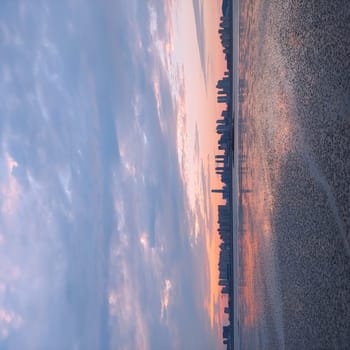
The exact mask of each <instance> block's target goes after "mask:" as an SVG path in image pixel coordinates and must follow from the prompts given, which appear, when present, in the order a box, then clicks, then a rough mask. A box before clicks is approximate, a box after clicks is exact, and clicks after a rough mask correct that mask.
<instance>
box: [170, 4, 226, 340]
mask: <svg viewBox="0 0 350 350" xmlns="http://www.w3.org/2000/svg"><path fill="white" fill-rule="evenodd" d="M199 5H200V6H201V7H203V11H202V13H203V18H202V21H203V28H202V30H203V33H199V35H203V39H204V42H205V45H204V46H205V52H204V56H205V63H206V65H205V67H204V72H205V76H204V73H203V68H202V66H201V57H200V48H199V44H198V39H197V33H196V25H195V23H196V21H195V13H194V9H193V4H192V2H191V1H187V0H182V1H179V2H177V3H176V8H175V12H174V13H175V19H174V28H175V30H174V38H173V39H174V42H173V44H174V51H173V53H172V54H173V59H174V60H175V61H176V62H178V65H179V66H180V67H182V69H183V71H182V73H183V79H184V81H183V83H184V86H185V91H184V97H183V100H182V103H181V106H180V109H181V110H182V112H183V114H182V116H181V118H180V120H178V129H177V134H178V136H177V143H178V152H179V164H180V168H181V169H182V175H183V180H184V183H185V185H186V190H187V196H188V201H189V207H190V210H191V212H192V214H193V215H194V217H195V218H196V219H195V225H196V226H197V228H196V227H194V229H193V230H192V231H193V232H197V231H198V230H197V229H198V217H202V218H203V220H204V222H205V228H204V232H203V231H202V232H199V233H198V234H199V235H201V237H200V239H202V241H203V242H204V246H205V256H206V260H207V263H208V271H207V275H208V277H207V278H208V281H207V285H208V290H207V291H205V295H206V299H205V302H204V304H203V307H204V308H205V309H206V310H207V313H208V318H209V320H210V325H211V327H212V329H213V330H214V329H215V330H216V331H217V332H218V339H220V341H221V332H222V330H221V327H222V322H223V320H222V315H223V313H222V312H221V311H222V308H223V304H224V303H225V301H224V302H222V296H221V293H220V288H219V286H218V281H219V272H218V261H219V252H220V251H219V245H220V238H219V235H218V234H217V206H218V204H219V203H220V202H221V199H220V197H219V196H212V195H211V193H210V190H211V189H212V188H215V187H217V186H220V187H221V186H222V185H221V183H220V181H219V179H218V177H217V175H216V174H215V161H214V155H215V154H216V152H217V141H218V137H217V134H216V129H215V126H216V119H217V118H218V117H219V116H220V114H221V111H222V107H221V106H219V105H218V104H217V102H216V94H217V92H216V88H215V86H216V83H217V80H218V79H221V78H222V76H223V73H224V70H225V68H226V62H225V61H224V56H223V54H222V47H221V43H220V40H219V36H218V34H217V31H218V28H219V21H220V16H221V1H219V0H217V1H202V2H200V4H199ZM197 139H198V140H197ZM197 141H198V145H199V147H196V143H197ZM202 172H204V178H205V180H204V181H205V183H204V184H203V178H202ZM209 179H210V181H209ZM205 199H207V201H208V203H209V206H208V207H207V208H206V207H205V205H204V200H205ZM209 217H211V218H212V224H211V223H210V220H209V219H208V218H209ZM196 239H197V237H196Z"/></svg>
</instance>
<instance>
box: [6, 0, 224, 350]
mask: <svg viewBox="0 0 350 350" xmlns="http://www.w3.org/2000/svg"><path fill="white" fill-rule="evenodd" d="M172 11H173V7H172V4H171V2H166V3H164V2H163V1H151V0H150V1H138V0H128V1H126V0H119V1H108V0H106V1H92V0H91V1H80V0H61V1H39V0H38V1H31V2H27V1H24V0H22V1H4V2H3V3H2V5H1V9H0V47H1V53H2V55H1V56H2V58H1V65H0V67H1V68H0V96H1V103H0V110H1V119H0V140H1V144H0V170H1V173H0V187H1V197H0V198H1V203H0V208H1V216H0V349H33V350H40V349H48V350H51V349H52V350H55V349H59V350H62V349H213V348H215V347H216V344H217V341H218V339H217V334H216V332H214V331H213V328H212V325H211V324H210V319H209V317H208V313H207V310H206V308H205V307H204V306H203V305H204V302H203V300H204V299H205V295H206V293H207V291H206V288H207V286H206V283H207V282H208V269H209V268H208V262H207V258H206V254H207V251H206V243H205V238H202V239H196V240H195V244H194V238H193V231H194V227H195V226H196V225H195V221H197V222H199V224H197V225H199V227H200V228H203V225H205V224H207V223H208V222H209V216H210V213H209V211H210V209H208V203H206V210H205V213H206V214H205V215H204V214H203V213H202V214H200V215H199V214H198V213H195V212H194V211H195V210H194V209H193V208H191V206H190V204H189V201H188V193H187V192H188V189H187V185H186V183H185V182H186V181H184V175H183V172H182V170H181V161H179V152H178V148H179V135H178V130H179V120H182V119H183V118H185V117H186V116H185V114H186V113H187V112H186V111H184V110H183V101H184V99H185V95H186V91H185V90H186V83H185V78H184V68H183V66H181V64H178V63H175V61H174V60H173V59H172V58H171V57H172V56H171V55H170V54H169V50H174V49H173V48H171V45H172V40H173V36H174V35H175V34H174V33H173V29H172V28H173V23H172V20H173V18H174V16H175V17H176V14H175V15H174V14H173V12H172ZM194 45H196V43H194ZM196 50H199V49H198V47H197V48H196ZM196 133H197V134H198V129H197V131H196ZM199 138H200V137H199V136H198V135H197V137H196V139H195V140H194V141H195V144H196V147H195V149H197V153H198V152H199V150H198V148H199V144H200V140H199ZM198 166H199V167H200V172H199V173H198V174H199V176H200V179H201V180H200V186H201V188H202V191H203V192H205V193H207V192H209V185H210V182H209V180H208V179H209V178H208V170H207V166H206V164H204V163H199V165H198ZM205 198H206V201H208V200H207V196H205ZM198 211H199V212H201V210H198ZM204 216H206V218H205V217H204ZM210 222H211V225H212V219H211V221H210Z"/></svg>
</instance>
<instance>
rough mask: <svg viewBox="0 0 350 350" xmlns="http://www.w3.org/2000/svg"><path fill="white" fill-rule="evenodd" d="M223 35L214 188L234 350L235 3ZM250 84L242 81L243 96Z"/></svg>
mask: <svg viewBox="0 0 350 350" xmlns="http://www.w3.org/2000/svg"><path fill="white" fill-rule="evenodd" d="M220 20H221V22H220V28H219V30H218V33H219V35H220V39H221V43H222V46H223V52H224V54H225V58H226V62H227V71H226V72H225V73H224V76H223V78H222V79H221V80H219V81H218V82H217V84H216V88H217V89H218V92H217V102H218V103H220V104H223V105H224V106H225V107H224V110H223V111H222V113H221V116H220V117H219V118H218V119H217V121H216V132H217V134H218V135H219V139H218V149H219V151H221V153H220V154H217V155H216V156H215V171H216V173H217V174H218V175H219V176H220V179H221V182H222V188H217V189H213V190H212V193H216V194H221V195H222V198H223V199H224V204H222V205H219V206H218V234H219V236H220V238H221V240H222V243H221V244H220V257H219V263H218V268H219V286H220V287H222V288H221V293H222V294H226V295H228V306H227V307H225V309H224V312H225V313H226V314H228V317H229V321H230V324H229V325H226V326H224V327H223V332H222V336H223V343H224V344H225V345H226V348H227V349H233V327H232V324H231V322H232V320H233V308H232V307H231V306H232V305H233V297H234V295H233V256H232V254H233V217H232V215H233V203H232V167H233V154H234V153H233V141H234V140H233V126H234V122H233V121H234V120H233V119H234V118H233V113H232V105H233V98H232V96H233V87H232V83H233V79H232V0H223V3H222V16H221V18H220ZM245 88H246V84H245V82H244V81H242V82H241V81H240V82H239V89H240V92H241V93H242V95H243V94H244V92H245Z"/></svg>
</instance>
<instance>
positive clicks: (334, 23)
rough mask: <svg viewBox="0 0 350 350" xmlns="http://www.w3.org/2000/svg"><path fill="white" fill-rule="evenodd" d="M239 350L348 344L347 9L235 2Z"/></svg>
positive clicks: (342, 4) (282, 1)
mask: <svg viewBox="0 0 350 350" xmlns="http://www.w3.org/2000/svg"><path fill="white" fill-rule="evenodd" d="M240 23H241V30H240V32H241V36H240V69H239V76H240V79H245V80H246V85H245V86H244V88H242V91H241V92H242V95H244V101H243V102H242V103H241V105H240V122H239V124H240V130H239V133H240V142H239V143H240V145H241V146H240V149H239V153H240V155H241V159H240V163H241V167H242V168H243V172H242V174H241V176H240V184H241V194H240V201H241V205H242V222H241V230H240V233H239V249H240V252H241V253H240V255H241V257H240V269H239V291H240V295H239V315H240V316H239V321H240V325H241V328H240V329H241V330H240V338H241V348H242V349H275V348H276V349H283V348H285V349H346V348H347V346H348V344H350V248H349V239H350V59H349V57H350V6H349V5H348V4H347V2H346V1H332V2H328V1H320V0H318V1H316V0H314V1H306V0H305V1H301V0H299V1H288V0H271V1H267V0H260V1H259V0H257V1H253V0H250V1H244V2H241V9H240Z"/></svg>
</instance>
